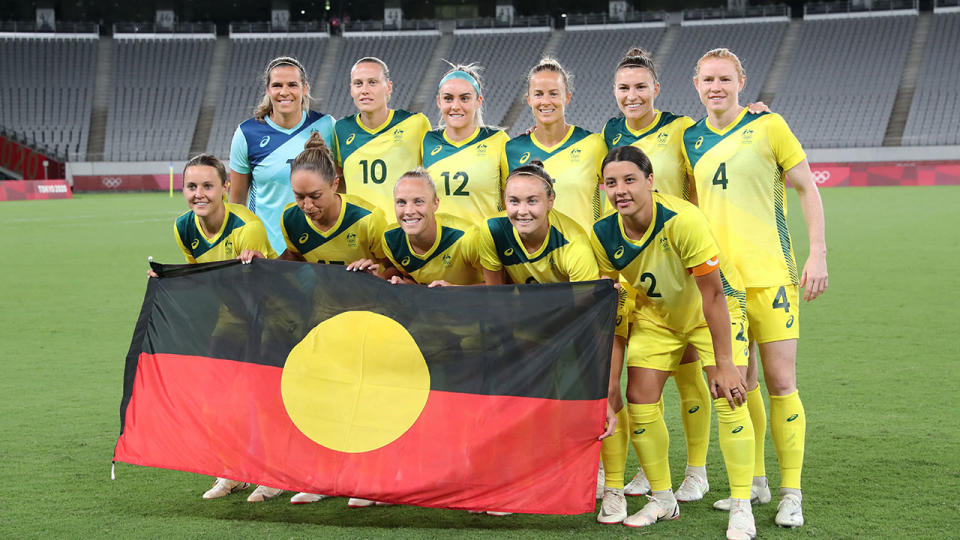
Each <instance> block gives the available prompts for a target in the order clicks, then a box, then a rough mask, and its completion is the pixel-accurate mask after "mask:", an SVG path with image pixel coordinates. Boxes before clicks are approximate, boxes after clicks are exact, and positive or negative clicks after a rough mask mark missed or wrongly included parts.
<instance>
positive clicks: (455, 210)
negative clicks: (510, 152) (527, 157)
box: [421, 127, 510, 224]
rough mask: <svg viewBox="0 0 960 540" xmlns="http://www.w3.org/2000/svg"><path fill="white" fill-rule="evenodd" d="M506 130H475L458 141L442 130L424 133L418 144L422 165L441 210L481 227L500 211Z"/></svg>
mask: <svg viewBox="0 0 960 540" xmlns="http://www.w3.org/2000/svg"><path fill="white" fill-rule="evenodd" d="M509 138H510V137H509V136H508V135H507V133H506V132H505V131H502V130H496V129H491V128H485V127H484V128H477V130H476V131H475V132H474V133H473V135H471V136H470V137H468V138H466V139H465V140H463V141H460V142H453V141H451V140H450V139H448V138H447V136H446V135H445V134H444V133H443V130H442V129H437V130H434V131H430V132H427V134H426V135H424V137H423V143H422V145H421V149H422V154H423V166H424V168H425V169H427V171H428V172H429V173H430V177H431V178H433V181H434V182H435V183H436V185H437V197H440V209H441V210H442V211H443V212H445V213H447V214H453V215H455V216H459V217H462V218H464V219H466V220H467V221H469V222H470V223H473V224H480V223H482V222H483V220H485V219H486V218H488V217H491V216H494V215H496V214H497V213H498V212H500V211H501V210H503V180H504V179H505V178H506V177H507V172H509V171H507V169H506V164H504V163H503V162H502V161H501V159H500V157H501V155H502V154H503V147H504V145H505V144H506V143H507V140H509Z"/></svg>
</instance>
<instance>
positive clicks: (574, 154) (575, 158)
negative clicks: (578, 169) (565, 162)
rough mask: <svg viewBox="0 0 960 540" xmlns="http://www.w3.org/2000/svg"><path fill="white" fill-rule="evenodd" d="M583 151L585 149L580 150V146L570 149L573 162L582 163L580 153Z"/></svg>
mask: <svg viewBox="0 0 960 540" xmlns="http://www.w3.org/2000/svg"><path fill="white" fill-rule="evenodd" d="M582 153H583V151H582V150H580V149H579V148H574V149H573V150H571V151H570V161H572V162H573V163H580V154H582Z"/></svg>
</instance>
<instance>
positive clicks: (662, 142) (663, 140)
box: [657, 131, 670, 147]
mask: <svg viewBox="0 0 960 540" xmlns="http://www.w3.org/2000/svg"><path fill="white" fill-rule="evenodd" d="M668 140H670V134H668V133H667V132H666V131H661V132H660V134H659V135H657V146H661V147H662V146H666V145H667V141H668Z"/></svg>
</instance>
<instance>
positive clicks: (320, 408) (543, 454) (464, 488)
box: [114, 260, 617, 514]
mask: <svg viewBox="0 0 960 540" xmlns="http://www.w3.org/2000/svg"><path fill="white" fill-rule="evenodd" d="M155 270H157V273H158V274H159V275H160V276H161V278H159V279H151V280H150V282H149V284H148V286H147V292H146V297H145V298H144V303H143V308H142V310H141V313H140V317H139V320H138V321H137V326H136V330H135V331H134V336H133V342H132V343H131V345H130V352H129V353H128V355H127V360H126V372H125V374H124V388H123V400H122V402H121V406H120V426H121V427H120V438H119V440H118V441H117V446H116V449H115V452H114V460H115V461H123V462H127V463H133V464H137V465H146V466H150V467H162V468H167V469H177V470H183V471H191V472H196V473H202V474H208V475H212V476H221V477H225V478H231V479H236V480H242V481H247V482H255V483H258V484H264V485H267V486H271V487H280V488H285V489H289V490H295V491H306V492H311V493H321V494H326V495H338V496H339V495H342V496H354V497H362V498H366V499H372V500H376V501H382V502H391V503H401V504H411V505H418V506H429V507H439V508H454V509H470V510H498V511H505V512H527V513H544V514H576V513H583V512H591V511H593V509H594V504H595V502H594V489H595V478H596V473H597V462H598V456H599V452H600V443H599V442H598V441H597V437H598V436H599V435H600V433H601V432H602V431H603V424H604V418H605V410H606V395H607V382H608V376H609V369H610V368H609V364H610V351H611V348H612V343H613V330H614V317H615V314H616V313H615V311H616V299H617V295H616V291H615V290H614V288H613V286H612V282H611V281H609V280H607V281H594V282H583V283H561V284H551V285H523V286H515V285H507V286H499V287H451V288H441V289H427V288H425V287H421V286H413V285H391V284H389V283H387V282H385V281H383V280H381V279H378V278H376V277H373V276H369V275H366V274H360V273H353V272H347V271H345V270H344V267H342V266H333V265H317V264H305V263H292V262H285V261H265V260H256V261H254V263H253V264H249V265H242V264H239V263H237V262H236V261H228V262H222V263H210V264H198V265H184V266H179V265H177V266H167V265H156V266H155Z"/></svg>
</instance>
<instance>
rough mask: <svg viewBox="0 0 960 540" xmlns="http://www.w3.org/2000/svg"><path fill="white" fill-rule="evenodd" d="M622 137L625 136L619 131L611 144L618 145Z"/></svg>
mask: <svg viewBox="0 0 960 540" xmlns="http://www.w3.org/2000/svg"><path fill="white" fill-rule="evenodd" d="M622 137H623V133H617V136H616V137H614V138H613V140H612V141H610V144H612V145H614V146H616V145H617V143H618V142H620V139H621V138H622Z"/></svg>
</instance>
